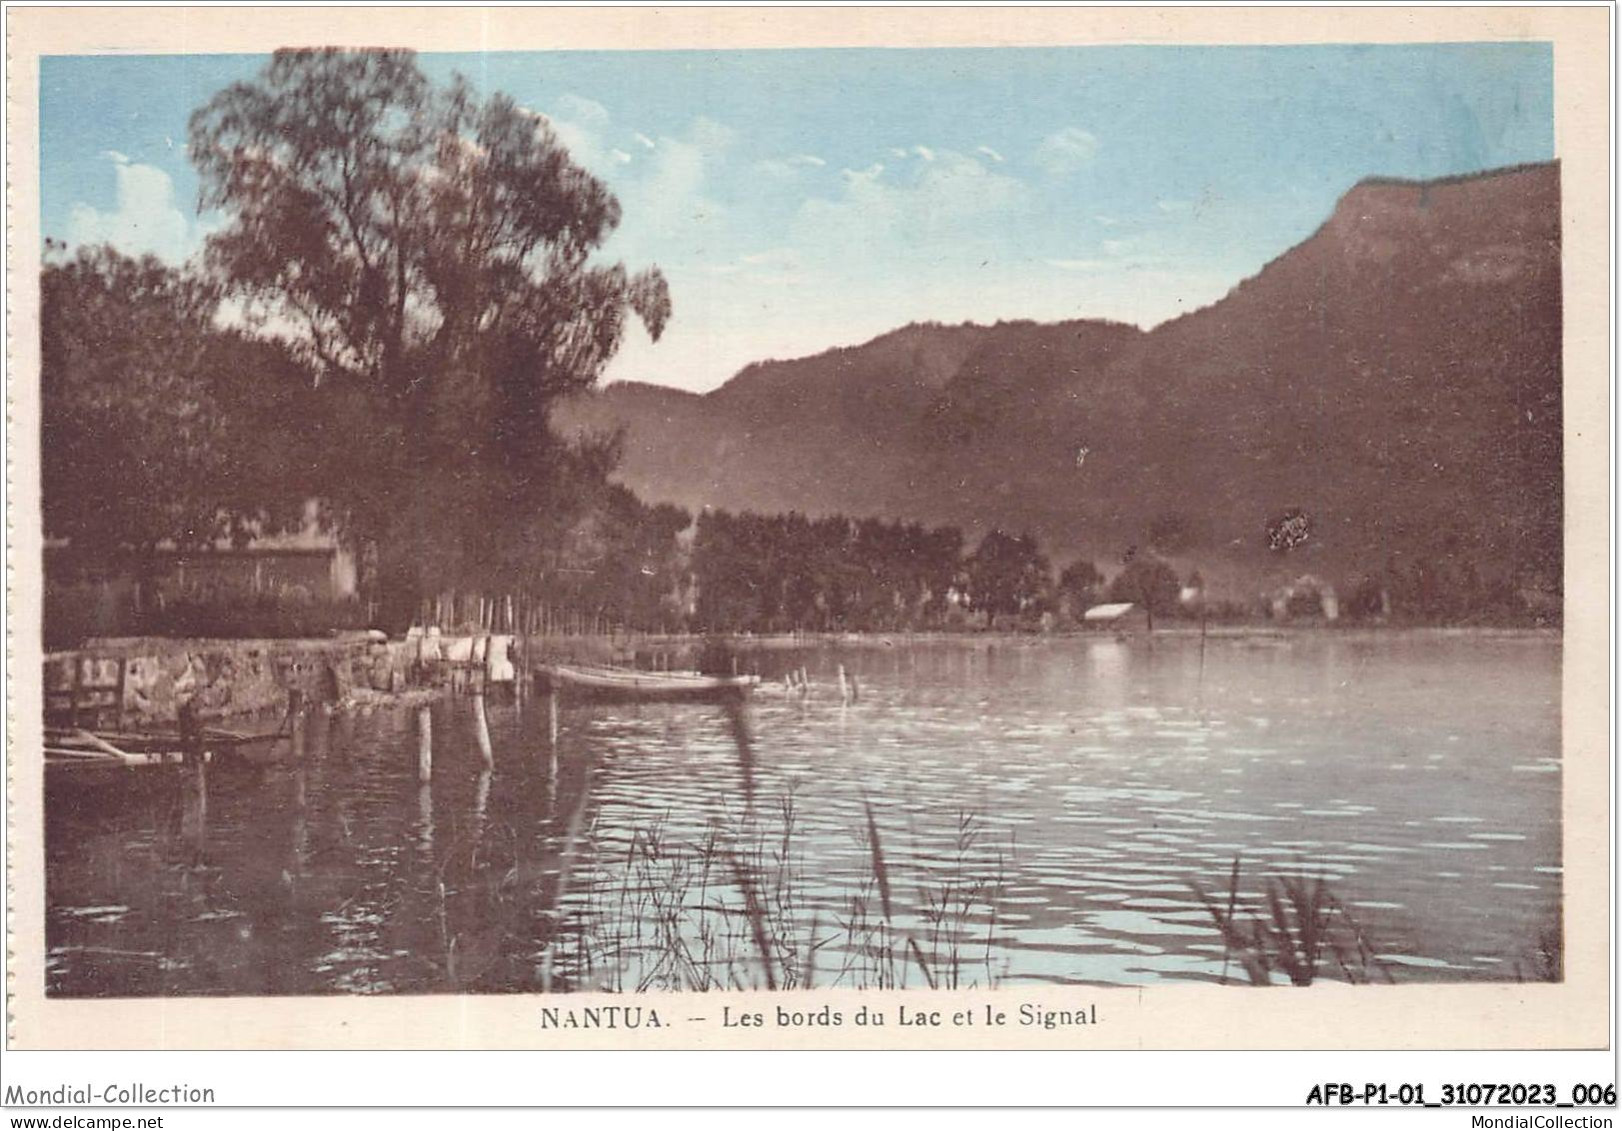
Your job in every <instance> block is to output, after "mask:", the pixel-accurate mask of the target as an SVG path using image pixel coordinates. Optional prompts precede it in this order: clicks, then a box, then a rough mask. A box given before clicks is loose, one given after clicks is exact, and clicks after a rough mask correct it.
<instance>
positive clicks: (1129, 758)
mask: <svg viewBox="0 0 1622 1131" xmlns="http://www.w3.org/2000/svg"><path fill="white" fill-rule="evenodd" d="M1201 650H1202V645H1201V642H1200V641H1199V640H1198V639H1197V638H1195V639H1174V638H1167V639H1160V640H1156V641H1155V643H1154V645H1153V647H1152V648H1150V647H1146V646H1145V645H1144V644H1143V643H1142V642H1134V641H1126V642H1119V641H1116V640H1114V639H1102V640H1085V641H1057V642H1035V641H1033V642H1028V643H1027V642H1011V643H1010V642H997V643H996V644H995V645H993V646H986V645H983V644H980V643H978V642H969V643H967V644H937V645H922V646H916V647H899V646H898V647H894V648H885V649H859V648H851V649H845V650H843V651H820V652H818V651H812V652H786V651H785V652H762V653H760V654H758V655H757V656H755V657H754V659H753V663H754V665H755V666H756V667H757V668H758V670H759V672H760V674H761V675H762V676H763V677H764V678H765V679H766V680H767V681H768V683H767V686H768V687H769V686H772V685H774V684H775V685H777V686H780V687H781V688H783V689H785V690H784V691H783V693H781V694H773V693H771V692H770V691H769V690H766V689H764V688H763V690H762V692H761V693H760V694H758V695H757V696H756V697H755V700H754V704H753V706H752V707H751V708H750V709H749V711H748V712H747V714H745V713H739V712H728V711H724V710H722V709H720V708H718V707H713V706H704V705H687V706H675V705H671V706H645V707H614V708H601V707H581V706H572V705H570V704H568V703H564V704H562V705H555V704H553V703H552V702H551V701H550V700H549V701H548V703H547V704H546V706H545V708H544V709H532V710H529V711H525V710H523V709H522V708H521V707H520V705H519V704H516V703H498V702H492V703H490V704H489V706H488V708H487V710H485V711H483V712H480V711H478V710H477V709H476V708H475V707H474V706H473V704H472V703H471V702H470V701H467V700H461V701H453V702H447V703H442V704H439V705H437V706H436V707H434V708H433V710H432V711H431V712H424V713H423V714H422V715H420V716H419V715H417V714H416V713H414V712H387V711H380V712H377V713H374V714H372V715H369V716H366V717H355V716H352V715H343V714H340V715H335V716H331V717H327V716H325V715H323V714H321V713H319V712H315V711H311V712H309V713H308V714H307V716H306V717H302V718H300V719H297V720H295V725H294V726H293V728H292V737H291V738H290V739H289V741H288V743H287V749H286V750H285V751H283V755H284V756H283V757H282V758H280V759H278V760H276V761H274V762H272V763H271V764H267V765H263V766H253V767H236V768H232V767H228V766H224V765H219V764H216V765H213V766H210V767H208V768H207V770H206V771H205V773H204V774H202V775H198V774H195V773H193V772H191V771H189V770H187V771H181V770H180V769H179V768H177V771H176V772H174V773H168V772H167V771H160V772H158V774H157V776H155V777H154V778H152V779H150V780H143V781H142V782H141V783H140V785H139V788H137V789H134V790H126V789H118V790H110V791H98V790H91V789H84V790H67V791H57V790H54V789H53V791H52V792H51V794H50V795H49V796H48V808H47V816H48V820H47V838H46V849H47V857H48V871H47V880H48V894H49V908H48V915H47V942H48V951H49V955H48V963H47V979H48V989H49V992H51V993H53V994H60V995H131V994H135V995H140V994H212V993H236V994H244V993H321V992H360V993H391V992H425V991H446V990H473V991H489V992H500V991H512V990H537V989H551V990H565V989H571V988H577V987H582V986H586V987H592V988H598V987H607V988H613V989H625V990H634V989H637V988H642V987H653V986H667V985H760V984H765V979H766V978H767V977H770V978H771V979H772V980H774V981H776V982H778V983H780V984H789V985H794V984H805V981H806V980H807V979H809V980H811V981H813V982H814V983H815V984H819V985H820V984H845V985H855V984H866V985H883V984H897V985H924V984H968V983H970V982H978V983H980V984H985V983H986V982H988V981H997V982H1001V983H1005V984H1006V983H1018V982H1095V983H1112V984H1142V983H1146V982H1155V981H1162V980H1178V979H1197V980H1218V979H1220V978H1222V977H1223V976H1224V971H1225V970H1228V972H1229V974H1230V975H1232V974H1233V973H1234V971H1233V970H1231V969H1228V968H1229V967H1230V966H1231V965H1233V964H1234V963H1233V956H1232V955H1231V954H1230V953H1228V951H1229V950H1230V948H1229V947H1227V946H1226V945H1225V943H1224V938H1223V936H1222V932H1221V931H1220V930H1219V929H1218V926H1217V925H1216V924H1215V923H1214V922H1213V919H1212V916H1211V914H1210V913H1209V911H1208V909H1207V908H1206V907H1205V906H1204V905H1202V903H1201V902H1200V899H1199V897H1198V896H1197V895H1196V892H1195V887H1196V886H1198V887H1200V888H1202V889H1204V890H1205V891H1206V892H1208V893H1219V894H1221V895H1222V897H1223V898H1226V893H1227V891H1228V888H1229V886H1230V879H1231V874H1232V866H1233V861H1234V859H1235V858H1236V857H1238V858H1240V859H1241V860H1242V862H1243V867H1242V870H1241V873H1240V877H1239V880H1238V883H1237V892H1236V896H1237V898H1238V899H1240V900H1244V901H1254V902H1255V903H1256V904H1257V905H1263V904H1264V903H1265V899H1266V894H1267V891H1268V888H1267V885H1268V884H1269V883H1277V882H1282V881H1283V880H1287V879H1288V878H1289V877H1292V876H1296V877H1322V878H1324V879H1326V881H1327V883H1328V885H1329V888H1330V890H1332V892H1333V893H1334V895H1335V897H1336V898H1337V899H1338V900H1339V901H1340V902H1341V903H1342V904H1343V905H1344V906H1345V908H1346V909H1347V911H1348V913H1349V915H1350V916H1352V917H1353V918H1355V921H1356V923H1357V925H1358V927H1359V929H1360V930H1361V932H1362V934H1363V935H1364V936H1366V939H1367V941H1368V943H1369V945H1370V947H1371V949H1372V952H1373V953H1377V955H1378V964H1379V965H1380V967H1381V968H1383V969H1389V970H1392V971H1394V975H1393V976H1395V977H1396V978H1397V979H1398V980H1416V979H1418V980H1437V979H1450V980H1451V979H1457V980H1466V979H1497V980H1505V979H1514V978H1516V977H1539V976H1547V975H1548V974H1549V973H1550V972H1551V971H1552V970H1554V969H1556V968H1557V955H1558V942H1559V939H1558V924H1559V906H1560V891H1561V877H1562V870H1561V869H1562V860H1561V857H1560V825H1559V812H1560V808H1559V806H1560V781H1561V774H1560V772H1559V770H1560V743H1559V647H1558V642H1557V641H1555V640H1553V639H1550V638H1546V637H1514V636H1483V637H1442V636H1418V635H1416V636H1412V637H1408V636H1402V635H1398V634H1387V635H1383V636H1377V637H1355V636H1345V637H1340V636H1304V637H1300V638H1291V639H1284V640H1273V641H1253V640H1239V641H1233V640H1217V639H1214V638H1213V639H1212V640H1210V641H1208V642H1205V643H1204V645H1203V650H1204V656H1203V659H1202V657H1201ZM839 665H844V666H845V668H846V672H847V677H849V676H854V677H855V684H856V686H857V687H859V688H860V692H859V698H856V699H854V701H852V702H850V703H849V704H846V703H844V697H842V696H841V695H840V693H839V691H838V681H837V675H838V670H839ZM802 669H803V672H804V675H805V677H806V678H805V679H804V680H802V679H801V678H800V673H801V671H802ZM790 673H794V674H793V676H792V677H791V675H790ZM802 689H803V691H802ZM486 742H487V743H488V749H489V751H490V754H489V757H488V759H486V757H485V754H484V751H485V749H486ZM425 763H426V765H427V767H428V772H427V773H426V775H424V774H423V773H422V767H423V765H424V764H425ZM869 806H870V807H871V808H870V810H869ZM869 811H870V812H871V818H872V819H871V824H870V823H869V817H868V813H869ZM880 859H882V861H883V864H882V865H881V866H879V867H875V865H876V862H877V861H878V860H880ZM1551 953H1552V954H1553V955H1554V956H1555V957H1554V958H1553V959H1551Z"/></svg>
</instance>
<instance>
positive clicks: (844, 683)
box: [839, 664, 850, 703]
mask: <svg viewBox="0 0 1622 1131" xmlns="http://www.w3.org/2000/svg"><path fill="white" fill-rule="evenodd" d="M839 701H840V702H841V703H849V702H850V680H848V679H846V678H845V665H844V664H840V665H839Z"/></svg>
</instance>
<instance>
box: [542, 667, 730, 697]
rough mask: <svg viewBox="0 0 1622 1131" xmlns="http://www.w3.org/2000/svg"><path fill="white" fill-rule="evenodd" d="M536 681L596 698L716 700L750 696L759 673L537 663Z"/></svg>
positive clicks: (560, 690)
mask: <svg viewBox="0 0 1622 1131" xmlns="http://www.w3.org/2000/svg"><path fill="white" fill-rule="evenodd" d="M534 671H535V679H536V682H537V683H539V684H540V685H541V686H542V687H545V688H548V689H550V690H554V691H559V692H565V693H573V694H579V695H585V696H589V697H591V698H597V699H633V700H650V701H653V700H657V701H665V702H669V701H676V700H684V699H697V700H714V699H727V698H733V697H741V696H744V695H747V694H748V693H749V692H750V691H751V690H753V689H754V688H755V686H756V685H757V684H759V683H760V677H759V676H753V675H734V676H714V675H704V674H702V673H700V672H679V671H675V672H672V671H664V672H645V671H638V670H636V669H635V668H614V667H602V666H597V665H592V664H559V663H550V664H537V665H536V666H535V668H534Z"/></svg>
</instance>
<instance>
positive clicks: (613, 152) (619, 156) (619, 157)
mask: <svg viewBox="0 0 1622 1131" xmlns="http://www.w3.org/2000/svg"><path fill="white" fill-rule="evenodd" d="M608 152H609V155H610V156H612V157H613V158H614V160H616V161H618V162H619V163H620V164H621V165H629V164H630V163H631V155H630V154H629V153H627V152H625V150H623V149H610V150H609V151H608Z"/></svg>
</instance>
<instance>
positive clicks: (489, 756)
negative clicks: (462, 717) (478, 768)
mask: <svg viewBox="0 0 1622 1131" xmlns="http://www.w3.org/2000/svg"><path fill="white" fill-rule="evenodd" d="M473 740H474V741H475V742H477V743H478V744H479V759H480V760H481V761H482V762H483V763H484V768H485V769H486V770H489V769H491V768H493V767H494V766H495V764H496V755H495V751H494V749H493V748H492V747H491V745H490V722H489V719H488V718H487V717H486V716H485V713H484V693H483V692H482V691H481V692H480V693H479V694H477V695H475V696H474V697H473Z"/></svg>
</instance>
